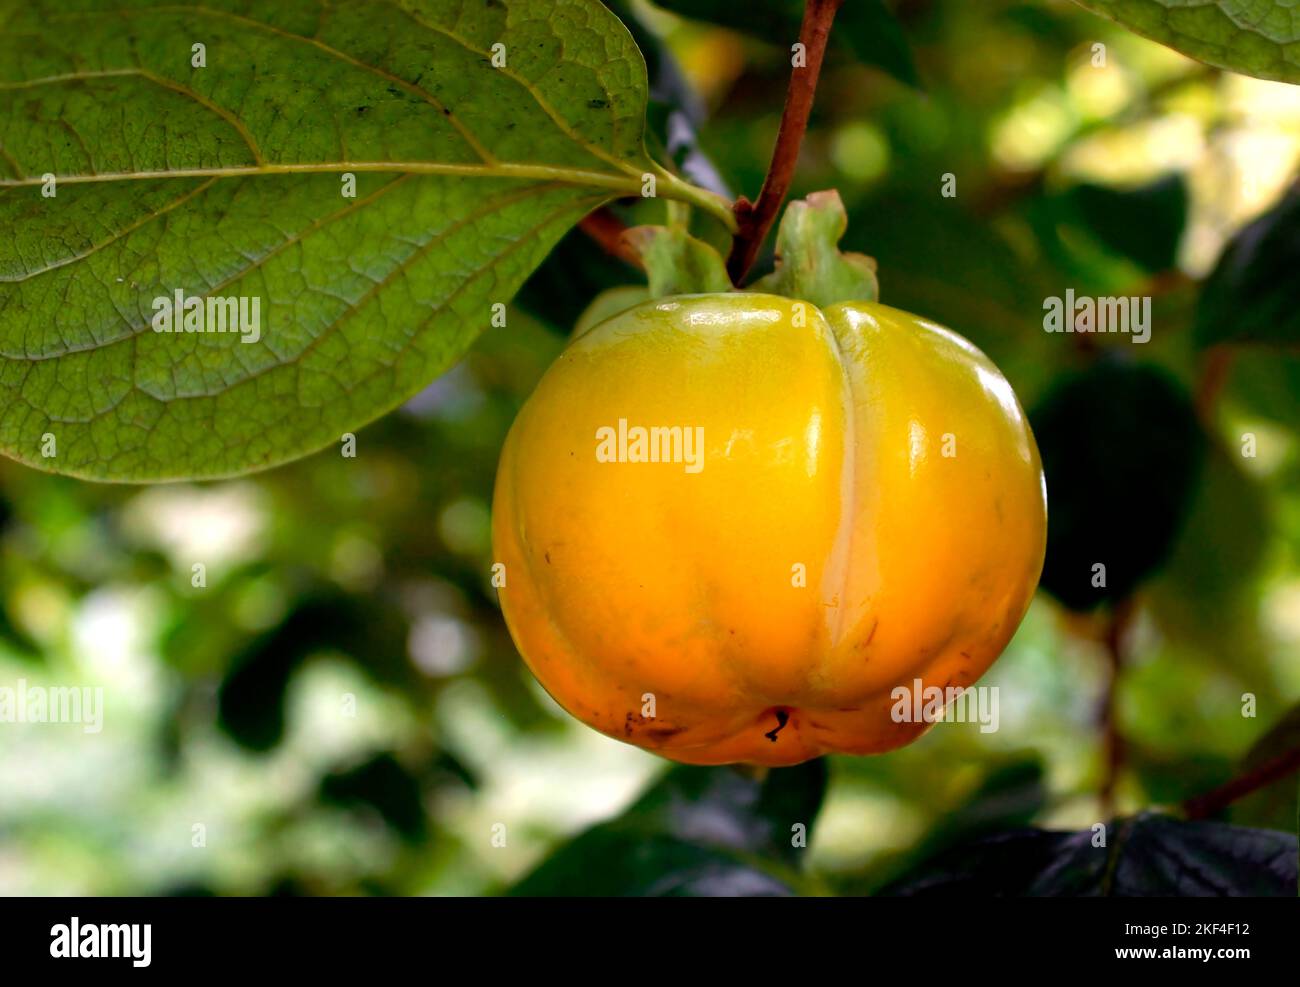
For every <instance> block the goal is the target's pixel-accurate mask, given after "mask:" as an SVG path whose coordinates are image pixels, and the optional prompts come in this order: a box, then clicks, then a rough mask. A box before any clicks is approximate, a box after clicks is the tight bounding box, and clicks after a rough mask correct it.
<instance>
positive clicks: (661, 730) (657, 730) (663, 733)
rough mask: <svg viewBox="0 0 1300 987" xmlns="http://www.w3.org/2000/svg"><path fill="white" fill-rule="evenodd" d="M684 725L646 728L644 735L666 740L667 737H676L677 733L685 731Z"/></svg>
mask: <svg viewBox="0 0 1300 987" xmlns="http://www.w3.org/2000/svg"><path fill="white" fill-rule="evenodd" d="M685 732H686V728H685V727H654V728H653V729H650V730H647V731H646V732H645V735H646V736H647V737H653V738H654V739H655V740H667V739H668V738H669V737H676V736H677V735H678V734H679V733H685Z"/></svg>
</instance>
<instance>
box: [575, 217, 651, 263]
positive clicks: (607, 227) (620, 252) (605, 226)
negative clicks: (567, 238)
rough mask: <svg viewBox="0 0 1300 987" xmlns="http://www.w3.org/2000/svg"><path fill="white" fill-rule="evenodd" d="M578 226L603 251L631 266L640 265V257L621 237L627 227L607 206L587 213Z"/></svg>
mask: <svg viewBox="0 0 1300 987" xmlns="http://www.w3.org/2000/svg"><path fill="white" fill-rule="evenodd" d="M578 227H579V228H580V229H581V230H582V232H583V233H586V234H587V236H589V237H591V238H592V239H593V240H595V241H596V243H597V244H599V245H600V247H601V248H602V249H604V251H605V253H607V254H610V255H612V256H614V257H617V258H618V259H619V260H622V261H626V262H627V263H628V264H631V265H632V266H633V267H641V266H642V264H641V257H640V255H639V254H637V252H636V251H635V250H633V249H632V245H631V244H630V243H628V242H627V241H626V240H624V239H623V234H624V233H626V232H627V227H626V226H624V225H623V221H622V220H621V219H619V218H618V217H617V216H615V215H614V214H613V213H612V212H611V211H610V210H609V208H608V207H607V206H602V207H601V208H600V209H597V210H596V211H595V212H593V213H589V214H588V215H587V217H586V218H585V219H583V221H582V222H581V223H579V224H578Z"/></svg>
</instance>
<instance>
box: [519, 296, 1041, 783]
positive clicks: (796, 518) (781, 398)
mask: <svg viewBox="0 0 1300 987" xmlns="http://www.w3.org/2000/svg"><path fill="white" fill-rule="evenodd" d="M640 430H644V431H640ZM656 430H657V431H656ZM653 460H658V461H653ZM1045 534H1046V493H1045V487H1044V482H1043V475H1042V468H1041V466H1040V464H1039V458H1038V450H1037V448H1036V446H1035V444H1034V440H1033V436H1032V435H1031V433H1030V431H1029V427H1028V425H1027V423H1026V421H1025V416H1024V414H1023V412H1022V410H1021V408H1020V405H1019V403H1018V401H1017V400H1016V397H1015V394H1014V393H1013V392H1012V390H1011V387H1010V385H1009V384H1008V383H1007V381H1006V380H1005V378H1003V376H1002V375H1001V374H1000V373H999V372H998V370H997V368H996V367H994V366H993V364H992V363H991V362H990V361H989V360H988V359H987V358H986V357H985V356H984V355H983V354H982V353H981V352H980V351H979V350H978V349H976V348H975V347H974V346H973V345H972V344H971V343H969V342H968V341H966V340H965V339H963V338H962V337H960V336H958V335H957V334H955V333H953V332H951V331H949V330H948V329H944V328H942V327H941V326H938V325H935V324H933V323H931V322H927V321H925V320H924V319H920V318H918V317H916V316H914V315H910V314H908V313H906V312H902V311H899V310H897V309H892V308H889V307H886V306H883V305H878V304H874V303H846V304H837V305H832V306H829V307H827V308H826V309H825V310H821V309H818V308H817V307H816V306H814V305H812V304H809V303H806V302H798V301H792V300H790V299H787V298H781V297H777V296H773V295H759V294H740V293H732V294H711V295H689V296H680V297H674V298H666V299H662V300H659V301H654V302H648V303H645V304H643V305H639V306H637V307H635V308H632V309H629V310H627V311H625V312H623V313H621V314H619V315H616V316H614V317H613V318H611V319H608V320H606V321H605V322H602V323H600V324H598V325H596V326H593V327H591V328H590V329H588V330H587V331H586V332H584V333H582V334H581V335H579V336H577V337H576V338H575V339H574V340H573V341H572V342H571V343H570V344H569V346H568V347H567V349H566V350H565V351H564V353H563V354H562V355H561V356H560V358H559V359H558V360H557V361H556V362H555V364H554V365H553V366H552V367H551V368H550V369H549V370H548V371H547V373H546V374H545V375H544V377H543V378H542V380H541V382H540V383H539V385H538V387H537V389H536V391H535V392H534V393H533V395H532V396H531V397H530V399H529V400H528V402H527V403H526V404H525V406H524V408H523V409H522V411H521V412H520V414H519V417H518V419H517V420H516V421H515V423H514V426H513V428H512V429H511V431H510V435H509V438H508V439H507V441H506V444H505V448H504V450H503V452H502V456H501V464H500V469H499V472H498V476H497V485H496V493H495V503H494V506H493V546H494V550H495V553H496V560H497V561H499V562H502V563H504V564H505V569H504V573H505V577H506V579H505V585H504V586H503V587H501V589H500V598H501V606H502V610H503V611H504V613H505V617H506V621H507V624H508V626H509V628H510V631H511V634H512V635H513V637H514V640H515V643H516V644H517V645H518V647H519V651H520V653H521V654H522V655H523V657H524V660H525V661H526V662H527V663H528V665H529V667H530V668H531V669H532V671H533V673H534V674H535V675H536V676H537V678H538V680H539V681H540V682H541V683H542V685H543V686H544V687H545V688H546V690H547V691H548V692H549V693H550V694H551V695H552V696H554V697H555V699H556V700H557V701H558V702H559V704H560V705H561V706H563V707H564V708H565V709H566V710H568V711H569V712H570V713H572V714H573V715H574V716H576V717H577V718H578V719H580V720H582V721H583V722H585V723H587V724H589V725H590V726H592V727H595V728H596V729H597V730H600V731H602V732H604V733H606V734H608V735H609V736H611V737H616V738H618V739H619V740H624V741H627V742H628V743H633V744H637V745H639V746H641V747H645V748H647V749H649V750H652V751H654V752H656V753H658V754H661V755H663V756H665V757H669V758H672V759H674V760H677V761H684V762H688V763H695V764H720V763H729V762H738V761H739V762H752V763H758V764H768V765H783V764H795V763H798V762H799V761H803V760H806V759H808V758H811V757H816V756H817V755H819V754H822V753H826V752H831V751H843V752H849V753H857V754H866V753H875V752H880V751H886V750H890V749H892V748H895V747H898V746H900V745H902V744H905V743H907V742H909V741H911V740H913V739H914V738H916V737H917V736H919V735H920V733H921V732H923V731H924V729H925V728H926V726H927V723H925V722H916V720H915V718H914V717H909V716H905V715H900V713H899V711H900V708H901V704H900V702H899V696H900V695H901V693H898V692H896V691H895V690H896V689H904V690H907V692H908V694H910V693H911V692H912V690H913V689H914V686H915V683H916V682H917V681H918V680H919V681H920V682H921V684H922V688H923V689H925V688H929V687H936V686H937V687H939V688H961V687H964V686H969V685H971V684H972V683H974V682H975V680H976V679H977V678H979V676H980V675H981V674H983V672H984V671H985V669H987V668H988V667H989V665H990V664H992V662H993V661H994V659H995V658H997V656H998V655H999V654H1000V653H1001V652H1002V650H1003V648H1005V647H1006V644H1007V642H1008V641H1009V640H1010V638H1011V636H1012V634H1013V633H1014V632H1015V630H1016V627H1017V625H1018V624H1019V623H1020V620H1021V618H1022V617H1023V616H1024V613H1025V609H1026V608H1027V607H1028V605H1029V600H1030V598H1031V596H1032V595H1033V592H1034V588H1035V585H1036V583H1037V580H1038V576H1039V573H1040V571H1041V569H1042V563H1043V550H1044V544H1045ZM907 706H908V708H915V707H914V704H912V703H911V702H910V701H909V702H908V704H907Z"/></svg>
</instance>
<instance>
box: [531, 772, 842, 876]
mask: <svg viewBox="0 0 1300 987" xmlns="http://www.w3.org/2000/svg"><path fill="white" fill-rule="evenodd" d="M825 790H826V765H825V763H824V762H823V761H821V760H817V761H811V762H808V763H807V764H803V765H800V766H799V767H796V768H779V769H776V770H773V771H772V772H771V773H770V774H768V776H767V778H766V780H764V781H762V782H758V781H755V780H754V779H753V778H751V777H749V776H747V775H745V774H742V773H740V772H739V771H736V770H735V769H732V768H726V767H721V768H694V767H676V768H673V769H672V770H670V771H669V772H668V774H667V775H665V776H664V778H663V780H661V781H660V782H659V783H658V784H656V785H655V786H654V787H652V788H651V789H650V790H649V791H648V792H647V793H646V794H645V795H643V796H642V797H641V798H640V799H639V800H638V801H637V802H636V803H635V804H634V805H633V806H632V807H631V808H629V809H628V810H627V812H625V813H624V814H623V815H622V816H620V817H619V818H618V819H615V820H613V821H612V822H608V823H603V824H601V825H599V826H596V827H594V828H592V829H589V830H587V831H586V832H585V833H582V834H581V835H579V836H578V837H577V838H575V839H574V840H573V841H572V842H570V843H568V844H566V845H565V846H563V847H561V848H560V849H559V850H558V851H556V852H555V853H554V854H553V855H552V856H551V857H550V859H548V860H547V861H546V862H545V863H543V864H542V865H541V866H540V867H539V868H538V869H537V870H535V871H534V872H533V873H532V874H530V875H529V876H528V877H526V878H524V880H523V881H521V882H520V883H519V884H518V885H517V886H516V887H515V888H514V891H513V893H514V894H516V895H556V894H575V893H581V894H589V895H619V896H626V895H649V896H662V895H773V894H777V895H784V894H790V893H792V890H791V888H790V887H789V885H788V883H787V882H786V880H785V875H787V874H788V873H790V872H793V871H794V869H795V867H796V865H797V863H798V860H799V854H800V853H802V852H803V851H802V850H801V849H800V848H798V847H795V846H794V845H793V835H794V832H795V827H796V826H800V825H801V826H802V827H803V832H804V833H805V835H806V836H808V837H811V831H812V825H813V820H814V819H815V818H816V816H817V812H818V809H819V808H820V806H821V801H822V797H823V796H824V794H825Z"/></svg>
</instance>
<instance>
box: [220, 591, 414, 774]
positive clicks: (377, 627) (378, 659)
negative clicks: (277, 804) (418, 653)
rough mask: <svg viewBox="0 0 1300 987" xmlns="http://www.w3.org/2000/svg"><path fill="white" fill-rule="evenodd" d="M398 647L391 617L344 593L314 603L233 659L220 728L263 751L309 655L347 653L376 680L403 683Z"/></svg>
mask: <svg viewBox="0 0 1300 987" xmlns="http://www.w3.org/2000/svg"><path fill="white" fill-rule="evenodd" d="M399 643H400V644H401V645H402V646H401V647H400V648H399V647H398V645H399ZM404 643H405V623H404V620H403V618H402V615H401V614H400V613H398V612H396V611H395V610H393V609H391V608H387V607H384V606H382V605H381V604H380V603H378V602H377V601H375V600H369V601H365V600H359V599H357V598H353V597H348V596H344V595H342V594H337V595H334V594H323V595H320V596H317V597H313V598H311V599H309V600H307V601H305V602H303V603H302V604H300V605H299V606H298V607H297V608H296V609H295V610H294V611H293V612H292V613H291V614H290V615H289V616H288V618H287V619H286V620H285V621H284V622H283V623H281V624H280V625H279V626H278V627H275V628H274V629H272V630H270V631H267V632H266V633H264V634H262V635H259V636H258V637H257V638H255V639H254V640H253V641H252V642H250V643H249V644H248V645H247V646H246V647H245V648H244V649H243V650H242V651H241V652H240V653H239V654H238V655H237V656H236V657H235V659H234V660H233V662H232V665H231V671H230V672H229V674H228V675H227V676H226V678H225V680H224V681H223V682H222V683H221V687H220V689H219V691H218V694H217V703H218V706H217V713H218V722H219V723H220V725H221V727H222V729H223V730H225V731H226V733H228V734H229V735H230V736H231V737H233V738H234V739H235V740H236V741H238V742H239V743H240V744H242V745H243V746H245V747H247V748H249V749H251V750H258V751H265V750H269V749H270V748H272V747H274V746H275V745H276V744H278V743H279V742H280V740H281V738H282V737H283V735H284V700H285V691H286V690H287V688H288V685H289V680H290V679H291V678H292V676H293V673H294V672H295V671H296V670H297V669H298V667H299V666H300V665H301V664H302V662H303V661H304V660H305V659H306V658H308V657H309V656H310V655H311V654H312V653H313V652H316V651H321V650H325V649H330V650H335V651H343V652H347V653H349V654H352V655H355V656H356V657H357V658H359V659H360V660H361V663H362V665H363V667H364V668H365V669H366V671H367V672H369V673H370V674H371V675H372V676H374V677H375V678H377V679H380V680H388V681H397V682H400V683H402V684H409V677H410V675H411V670H410V665H409V663H408V661H407V659H406V652H405V648H404Z"/></svg>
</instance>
